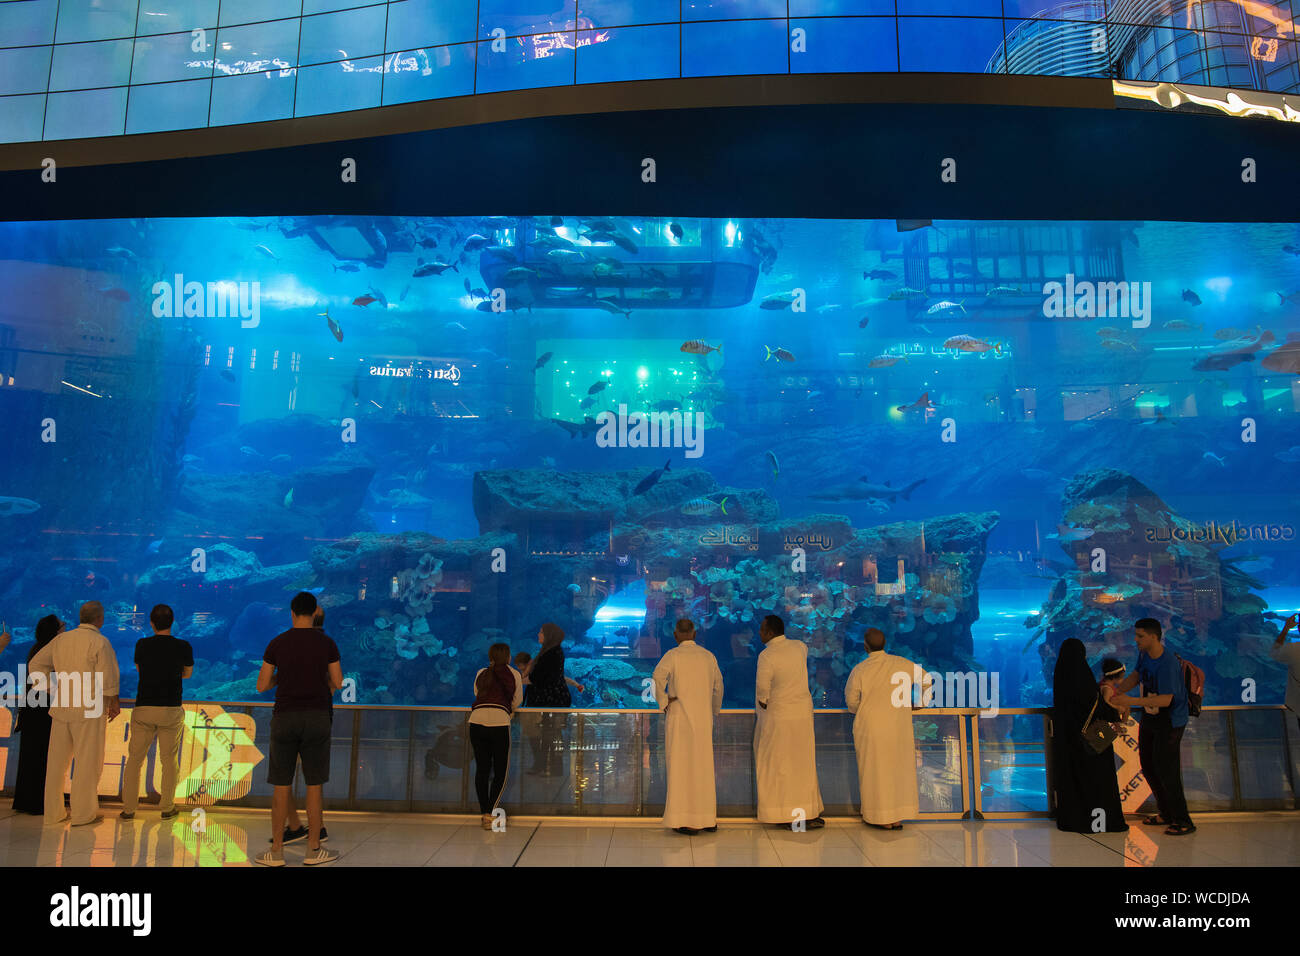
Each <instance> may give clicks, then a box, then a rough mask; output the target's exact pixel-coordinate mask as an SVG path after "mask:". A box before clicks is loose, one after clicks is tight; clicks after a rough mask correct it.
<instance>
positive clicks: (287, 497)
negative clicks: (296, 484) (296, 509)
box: [284, 488, 293, 508]
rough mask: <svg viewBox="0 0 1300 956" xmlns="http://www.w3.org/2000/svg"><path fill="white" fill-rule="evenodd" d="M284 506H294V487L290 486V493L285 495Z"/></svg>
mask: <svg viewBox="0 0 1300 956" xmlns="http://www.w3.org/2000/svg"><path fill="white" fill-rule="evenodd" d="M284 506H285V507H286V508H292V507H293V489H292V488H290V489H289V493H288V494H287V495H285V496H284Z"/></svg>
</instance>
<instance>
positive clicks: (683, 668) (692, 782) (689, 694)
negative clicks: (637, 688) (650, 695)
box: [654, 641, 722, 829]
mask: <svg viewBox="0 0 1300 956" xmlns="http://www.w3.org/2000/svg"><path fill="white" fill-rule="evenodd" d="M654 684H655V702H656V703H657V704H658V705H659V709H660V710H663V709H664V707H665V706H667V705H668V704H669V701H668V698H669V697H670V696H671V697H675V698H677V699H676V700H674V701H672V704H671V706H668V709H667V713H666V716H665V718H664V719H665V722H666V727H665V733H664V736H665V758H666V762H667V764H668V797H667V799H666V800H665V801H664V826H666V827H670V828H672V829H676V828H677V827H690V828H692V829H703V828H705V827H712V826H716V825H717V823H718V791H717V787H716V786H715V783H714V776H713V716H714V715H715V714H716V713H717V712H718V711H719V710H721V709H722V671H720V670H719V669H718V659H717V658H716V657H714V656H713V655H712V654H711V653H709V652H708V651H707V650H705V649H704V648H702V647H700V646H699V645H698V644H696V643H695V642H694V641H683V642H682V643H681V644H679V645H678V646H677V647H674V648H673V649H672V650H670V651H669V652H668V653H667V654H665V655H664V656H663V658H662V659H660V661H659V664H658V665H657V666H656V667H655V670H654Z"/></svg>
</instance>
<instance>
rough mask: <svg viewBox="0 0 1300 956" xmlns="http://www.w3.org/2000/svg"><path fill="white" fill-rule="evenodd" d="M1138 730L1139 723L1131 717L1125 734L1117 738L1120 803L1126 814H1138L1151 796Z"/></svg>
mask: <svg viewBox="0 0 1300 956" xmlns="http://www.w3.org/2000/svg"><path fill="white" fill-rule="evenodd" d="M1137 729H1138V724H1137V721H1136V720H1134V719H1133V718H1132V717H1130V718H1128V720H1127V721H1126V722H1125V724H1124V732H1123V733H1122V734H1120V735H1119V736H1117V737H1116V738H1115V753H1116V754H1118V755H1119V759H1120V765H1119V769H1118V770H1117V771H1115V775H1116V777H1117V779H1118V782H1119V802H1120V805H1121V806H1123V808H1124V812H1125V813H1137V812H1138V809H1139V808H1140V807H1141V806H1142V804H1144V803H1146V799H1147V797H1149V796H1151V785H1150V784H1149V783H1147V779H1146V777H1145V776H1143V774H1142V759H1141V756H1140V755H1139V754H1138V738H1137Z"/></svg>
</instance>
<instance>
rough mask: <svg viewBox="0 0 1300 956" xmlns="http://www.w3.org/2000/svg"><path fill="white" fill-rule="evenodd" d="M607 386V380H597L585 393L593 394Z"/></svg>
mask: <svg viewBox="0 0 1300 956" xmlns="http://www.w3.org/2000/svg"><path fill="white" fill-rule="evenodd" d="M607 388H609V382H605V381H600V382H597V383H596V384H595V385H593V386H591V388H589V389H587V394H588V395H595V394H596V393H597V392H603V391H604V390H605V389H607Z"/></svg>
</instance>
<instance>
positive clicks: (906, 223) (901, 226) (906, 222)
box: [894, 219, 934, 232]
mask: <svg viewBox="0 0 1300 956" xmlns="http://www.w3.org/2000/svg"><path fill="white" fill-rule="evenodd" d="M933 225H934V222H933V221H932V220H930V219H895V220H894V227H895V229H897V231H899V232H915V231H916V230H917V229H924V228H925V227H926V226H933Z"/></svg>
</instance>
